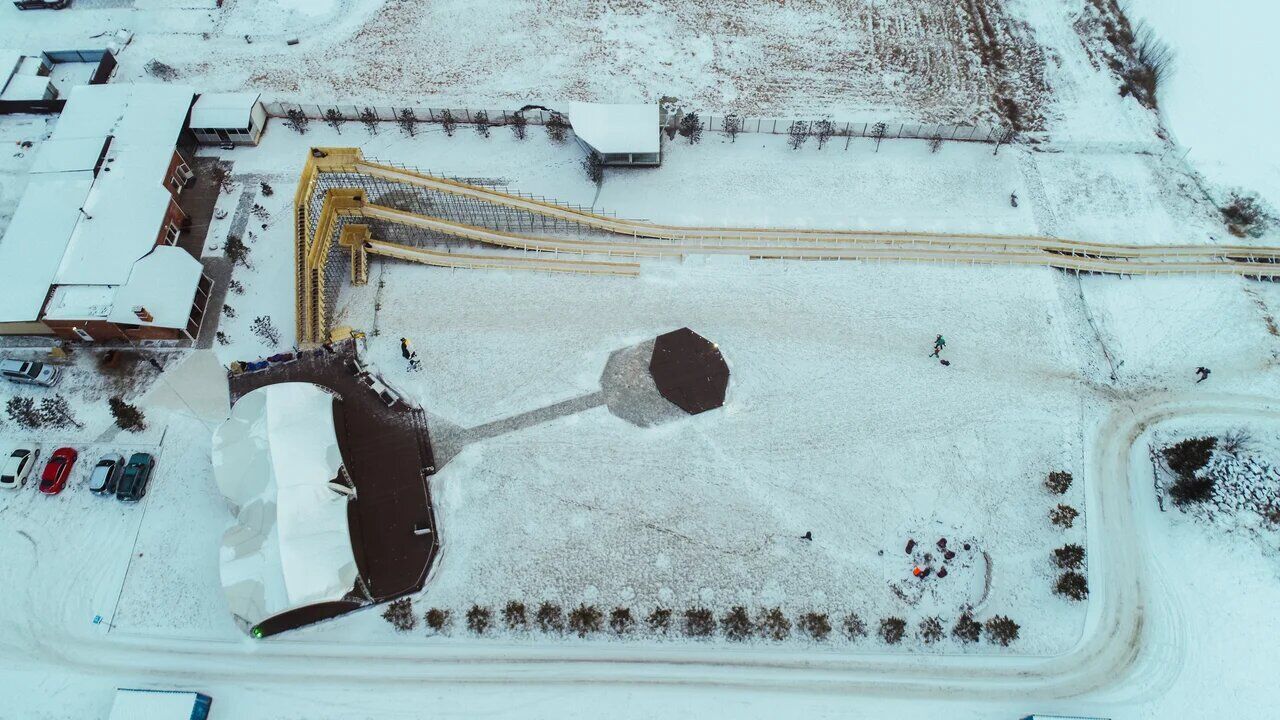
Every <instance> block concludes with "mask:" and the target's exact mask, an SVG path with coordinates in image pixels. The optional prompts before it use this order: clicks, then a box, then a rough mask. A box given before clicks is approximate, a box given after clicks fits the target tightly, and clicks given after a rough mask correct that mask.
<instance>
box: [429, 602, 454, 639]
mask: <svg viewBox="0 0 1280 720" xmlns="http://www.w3.org/2000/svg"><path fill="white" fill-rule="evenodd" d="M451 615H452V613H450V612H449V611H448V610H444V609H442V608H431V609H430V610H428V611H427V614H426V616H425V617H424V619H425V620H426V621H427V627H429V628H431V630H432V631H433V632H437V633H442V632H444V631H445V630H446V629H448V627H449V618H450V616H451Z"/></svg>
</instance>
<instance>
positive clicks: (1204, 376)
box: [1196, 367, 1209, 385]
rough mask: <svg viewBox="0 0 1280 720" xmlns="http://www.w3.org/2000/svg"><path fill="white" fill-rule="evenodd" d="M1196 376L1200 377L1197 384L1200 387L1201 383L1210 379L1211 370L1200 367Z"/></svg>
mask: <svg viewBox="0 0 1280 720" xmlns="http://www.w3.org/2000/svg"><path fill="white" fill-rule="evenodd" d="M1196 374H1197V375H1199V376H1200V379H1199V380H1197V381H1196V384H1197V385H1199V384H1200V383H1202V382H1204V381H1205V380H1208V379H1209V368H1207V367H1198V368H1196Z"/></svg>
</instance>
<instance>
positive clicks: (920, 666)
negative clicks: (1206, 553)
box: [0, 392, 1280, 701]
mask: <svg viewBox="0 0 1280 720" xmlns="http://www.w3.org/2000/svg"><path fill="white" fill-rule="evenodd" d="M1195 416H1215V417H1223V416H1231V417H1234V418H1238V419H1241V420H1244V419H1257V418H1264V419H1268V420H1280V401H1275V400H1271V399H1266V398H1254V397H1246V396H1240V395H1227V394H1212V393H1203V394H1202V393H1198V392H1184V393H1180V394H1173V395H1154V396H1149V397H1147V398H1144V399H1141V400H1136V401H1123V400H1121V401H1118V402H1116V403H1115V404H1114V405H1113V409H1112V410H1111V412H1110V413H1109V414H1108V415H1107V416H1106V417H1105V418H1102V419H1101V420H1100V422H1098V423H1097V424H1096V425H1095V426H1094V428H1093V431H1092V437H1091V440H1090V441H1089V443H1088V457H1089V471H1090V472H1089V475H1090V477H1089V481H1090V482H1089V483H1088V486H1089V497H1088V500H1087V503H1088V505H1087V507H1088V513H1089V518H1090V522H1089V541H1090V553H1091V555H1090V568H1089V575H1090V585H1091V587H1092V602H1091V603H1090V609H1089V618H1088V622H1087V624H1086V629H1085V632H1084V636H1083V638H1082V640H1081V641H1080V642H1079V643H1078V644H1077V645H1076V646H1075V647H1074V648H1073V649H1072V650H1071V651H1070V652H1068V653H1065V654H1063V655H1059V656H1054V657H1026V656H1022V657H1012V656H973V655H970V656H963V657H962V656H936V655H932V656H913V655H910V654H903V653H898V654H891V653H837V652H827V651H822V650H814V649H812V648H801V649H795V650H793V649H789V648H781V647H779V648H767V649H760V648H741V649H738V648H733V647H726V646H724V645H714V646H707V647H706V648H705V649H704V648H701V647H697V646H692V647H691V646H689V645H674V644H672V645H662V644H640V643H583V644H576V643H568V642H565V643H552V644H545V645H529V644H514V643H499V642H477V641H466V640H459V641H453V642H445V643H440V644H437V643H423V644H412V645H411V644H404V643H396V644H387V643H346V642H344V643H332V642H325V641H314V640H312V641H308V640H290V639H273V640H270V641H266V642H256V643H255V642H252V641H248V640H245V641H225V642H219V641H208V640H196V639H183V638H154V637H139V636H129V635H125V634H122V633H116V634H113V635H110V636H105V635H98V636H92V635H90V636H85V635H79V634H75V633H71V632H69V631H68V630H67V628H66V627H65V626H64V625H63V624H61V623H59V622H57V620H59V619H60V614H59V613H56V612H55V613H50V612H48V608H37V607H23V608H16V609H15V611H14V612H13V613H12V614H11V617H15V618H23V619H25V620H27V623H26V624H22V625H15V624H11V625H8V626H7V627H8V632H7V633H6V636H5V637H4V638H3V639H2V640H0V654H2V655H3V656H5V657H7V658H8V659H9V660H10V663H12V661H13V660H14V659H17V660H19V661H20V665H21V666H23V667H31V666H32V664H33V663H41V664H46V665H49V666H52V667H56V668H58V669H60V670H62V671H75V672H80V673H86V674H91V675H106V676H110V677H112V678H124V677H145V678H146V679H147V680H148V681H149V682H153V683H167V684H173V685H178V686H182V685H184V684H192V683H196V684H198V683H202V682H203V683H209V682H233V683H249V682H257V683H272V684H296V685H299V686H302V685H307V686H313V685H314V686H325V687H329V688H333V687H341V686H344V685H348V686H356V685H358V686H360V687H363V688H366V689H367V688H370V687H385V688H392V687H412V686H416V685H420V684H422V683H449V684H457V683H462V684H497V683H501V684H521V685H539V686H542V685H575V686H578V685H621V686H652V685H662V686H687V687H713V688H714V687H732V688H750V689H756V690H760V689H779V690H786V691H793V692H795V691H801V692H805V691H809V692H825V693H840V694H857V695H869V696H883V697H889V696H892V697H897V698H910V697H926V696H927V697H931V698H940V697H948V698H957V699H973V700H988V699H989V700H997V699H1008V698H1009V697H1010V696H1011V694H1016V695H1017V696H1018V697H1021V698H1026V699H1038V700H1052V699H1056V698H1067V697H1082V696H1089V697H1091V698H1092V699H1105V700H1108V701H1134V700H1140V699H1143V698H1148V697H1154V696H1157V695H1159V694H1160V693H1162V692H1163V691H1164V690H1165V689H1167V687H1168V686H1169V685H1170V684H1171V683H1172V682H1173V680H1174V679H1175V678H1176V677H1177V676H1178V673H1179V670H1180V667H1181V664H1182V661H1183V657H1184V653H1185V652H1187V650H1188V648H1186V647H1185V643H1184V642H1183V632H1184V631H1183V629H1182V623H1181V621H1180V617H1181V610H1180V609H1179V608H1178V607H1177V606H1176V604H1174V603H1173V602H1172V601H1170V600H1169V598H1171V597H1175V595H1174V594H1173V593H1168V592H1163V591H1162V586H1163V585H1164V583H1165V582H1166V580H1165V578H1163V577H1162V576H1160V575H1159V574H1158V570H1156V569H1155V568H1154V567H1153V565H1152V564H1151V563H1150V562H1149V561H1148V559H1147V555H1148V552H1149V545H1148V543H1147V540H1148V537H1149V534H1148V532H1147V530H1148V527H1149V526H1151V525H1152V524H1153V523H1155V522H1160V521H1161V518H1160V517H1159V513H1158V510H1157V509H1156V504H1155V503H1154V502H1153V497H1152V494H1153V492H1154V491H1153V490H1152V487H1151V475H1150V465H1149V462H1148V459H1147V454H1146V449H1145V447H1135V443H1136V442H1137V441H1138V439H1139V438H1140V436H1142V434H1143V433H1144V432H1145V431H1147V430H1148V429H1150V428H1152V427H1154V426H1156V425H1158V424H1160V423H1162V422H1165V421H1167V420H1171V419H1174V418H1188V417H1195ZM19 627H20V628H21V629H20V630H19V629H18V628H19Z"/></svg>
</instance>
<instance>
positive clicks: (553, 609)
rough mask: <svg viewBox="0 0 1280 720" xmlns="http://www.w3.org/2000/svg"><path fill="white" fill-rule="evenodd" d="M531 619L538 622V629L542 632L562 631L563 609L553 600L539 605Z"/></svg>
mask: <svg viewBox="0 0 1280 720" xmlns="http://www.w3.org/2000/svg"><path fill="white" fill-rule="evenodd" d="M533 619H534V622H536V623H538V629H539V630H541V631H542V632H544V633H550V632H557V633H558V632H564V611H563V610H562V609H561V608H560V606H559V605H557V604H555V603H553V602H544V603H542V604H541V605H539V606H538V612H537V614H536V615H534V617H533Z"/></svg>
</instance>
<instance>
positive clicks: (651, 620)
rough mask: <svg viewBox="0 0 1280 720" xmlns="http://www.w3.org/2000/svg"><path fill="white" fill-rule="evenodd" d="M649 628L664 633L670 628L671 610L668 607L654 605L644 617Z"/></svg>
mask: <svg viewBox="0 0 1280 720" xmlns="http://www.w3.org/2000/svg"><path fill="white" fill-rule="evenodd" d="M644 621H645V624H647V625H648V626H649V629H650V630H652V631H654V632H656V633H661V634H663V635H665V634H666V633H667V631H668V630H670V629H671V610H670V609H668V608H661V607H656V608H654V609H653V612H651V613H649V616H648V617H646V618H645V619H644Z"/></svg>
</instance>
